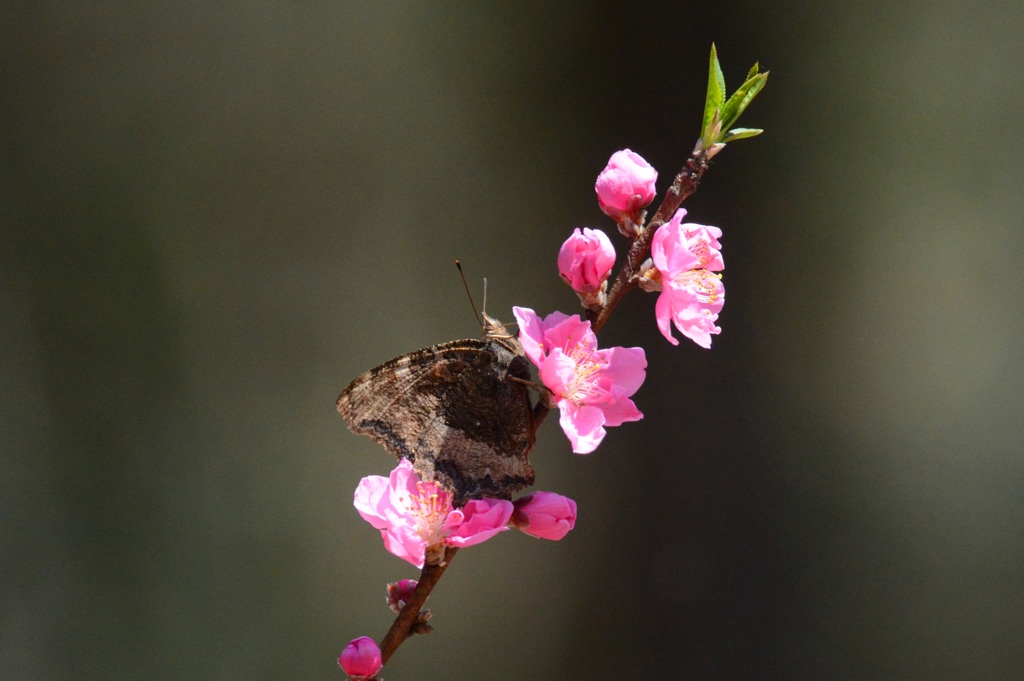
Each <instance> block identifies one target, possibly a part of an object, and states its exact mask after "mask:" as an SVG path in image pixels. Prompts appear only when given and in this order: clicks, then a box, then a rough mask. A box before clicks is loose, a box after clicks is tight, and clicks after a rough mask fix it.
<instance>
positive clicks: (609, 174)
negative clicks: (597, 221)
mask: <svg viewBox="0 0 1024 681" xmlns="http://www.w3.org/2000/svg"><path fill="white" fill-rule="evenodd" d="M657 180H658V171H657V170H655V169H654V168H652V167H651V164H649V163H648V162H647V161H645V160H644V159H643V157H642V156H640V154H636V153H633V152H632V151H630V150H629V149H623V150H622V151H616V152H615V153H614V154H612V157H611V158H610V159H608V165H607V166H605V169H604V170H602V171H601V174H600V175H598V176H597V183H596V184H595V185H594V190H595V191H596V192H597V203H598V205H599V206H600V207H601V210H602V211H604V213H605V214H606V215H607V216H609V217H610V218H612V219H613V220H615V221H616V222H620V221H621V220H622V218H623V217H627V216H628V217H631V218H635V217H637V215H638V214H639V212H640V209H642V208H643V207H644V206H646V205H647V204H649V203H650V202H651V201H653V200H654V183H655V182H656V181H657ZM634 222H635V220H634Z"/></svg>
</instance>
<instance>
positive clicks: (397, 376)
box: [338, 340, 537, 505]
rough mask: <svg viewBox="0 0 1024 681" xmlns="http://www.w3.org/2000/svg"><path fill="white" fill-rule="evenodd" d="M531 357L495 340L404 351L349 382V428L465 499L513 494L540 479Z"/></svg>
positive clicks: (341, 405)
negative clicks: (533, 454) (534, 463)
mask: <svg viewBox="0 0 1024 681" xmlns="http://www.w3.org/2000/svg"><path fill="white" fill-rule="evenodd" d="M513 377H515V378H518V379H522V380H526V381H528V380H529V378H530V373H529V368H528V365H527V363H526V360H525V359H524V358H523V357H522V356H521V355H520V354H518V353H516V352H513V351H511V350H509V348H508V347H507V343H504V344H501V343H498V342H496V341H494V340H461V341H453V342H451V343H444V344H442V345H437V346H434V347H432V348H427V349H424V350H419V351H417V352H412V353H409V354H408V355H402V356H401V357H396V358H395V359H393V360H391V361H390V362H387V363H385V364H383V365H381V366H379V367H377V368H376V369H371V370H370V371H368V372H366V373H365V374H363V375H362V376H360V377H358V378H357V379H355V380H354V381H352V383H351V384H350V385H349V386H348V387H347V388H345V390H344V391H343V392H342V393H341V396H340V397H339V398H338V411H339V412H340V413H341V415H342V416H344V417H345V420H346V421H347V422H348V426H349V429H350V430H352V431H353V432H355V433H359V434H361V435H368V436H369V437H370V438H372V439H373V440H375V441H377V442H379V443H380V444H382V445H384V447H385V448H387V449H388V451H390V452H392V453H393V454H395V455H396V456H400V457H404V458H406V459H408V460H409V461H411V462H412V463H413V467H414V468H415V469H416V471H417V472H418V473H419V474H420V476H421V477H422V478H423V479H425V480H437V481H438V482H441V483H442V484H443V485H445V486H446V487H447V488H449V489H450V490H452V492H453V493H454V495H455V503H456V504H457V505H461V504H462V503H465V501H466V500H468V499H470V498H478V497H481V496H488V497H497V498H509V497H510V496H511V494H512V493H513V492H514V491H516V490H519V489H522V488H523V487H525V486H527V485H530V484H533V468H532V467H531V466H530V462H529V453H530V450H531V449H532V448H533V442H534V435H535V433H536V425H537V424H535V422H534V416H533V409H532V408H531V405H530V398H529V393H528V391H527V388H526V385H525V384H523V383H521V382H519V381H516V380H512V378H513Z"/></svg>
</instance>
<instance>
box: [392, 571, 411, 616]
mask: <svg viewBox="0 0 1024 681" xmlns="http://www.w3.org/2000/svg"><path fill="white" fill-rule="evenodd" d="M417 584H418V582H417V581H416V580H415V579H402V580H399V581H397V582H393V583H391V584H388V607H389V608H391V609H392V610H394V611H395V612H398V611H399V610H401V609H402V608H404V607H405V604H406V603H408V602H409V599H410V598H412V594H413V592H415V591H416V585H417Z"/></svg>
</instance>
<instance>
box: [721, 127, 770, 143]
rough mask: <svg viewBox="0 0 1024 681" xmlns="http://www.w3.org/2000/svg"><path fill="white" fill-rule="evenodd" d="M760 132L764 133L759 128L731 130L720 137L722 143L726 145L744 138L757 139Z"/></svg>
mask: <svg viewBox="0 0 1024 681" xmlns="http://www.w3.org/2000/svg"><path fill="white" fill-rule="evenodd" d="M762 132H764V130H761V129H760V128H733V129H732V130H730V131H729V132H727V133H725V134H724V135H722V143H723V144H727V143H729V142H735V141H736V140H741V139H744V138H746V137H757V136H758V135H760V134H761V133H762Z"/></svg>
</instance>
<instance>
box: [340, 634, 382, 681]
mask: <svg viewBox="0 0 1024 681" xmlns="http://www.w3.org/2000/svg"><path fill="white" fill-rule="evenodd" d="M338 664H340V665H341V668H342V669H343V670H345V673H346V674H348V677H349V678H350V679H354V680H357V679H372V678H373V677H374V676H376V674H377V672H379V671H380V669H381V667H382V666H383V665H382V664H381V661H380V648H378V647H377V644H376V643H375V642H374V640H373V639H372V638H370V637H369V636H360V637H359V638H354V639H352V640H351V641H350V642H349V644H348V645H347V646H345V650H343V651H341V656H340V657H339V658H338Z"/></svg>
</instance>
